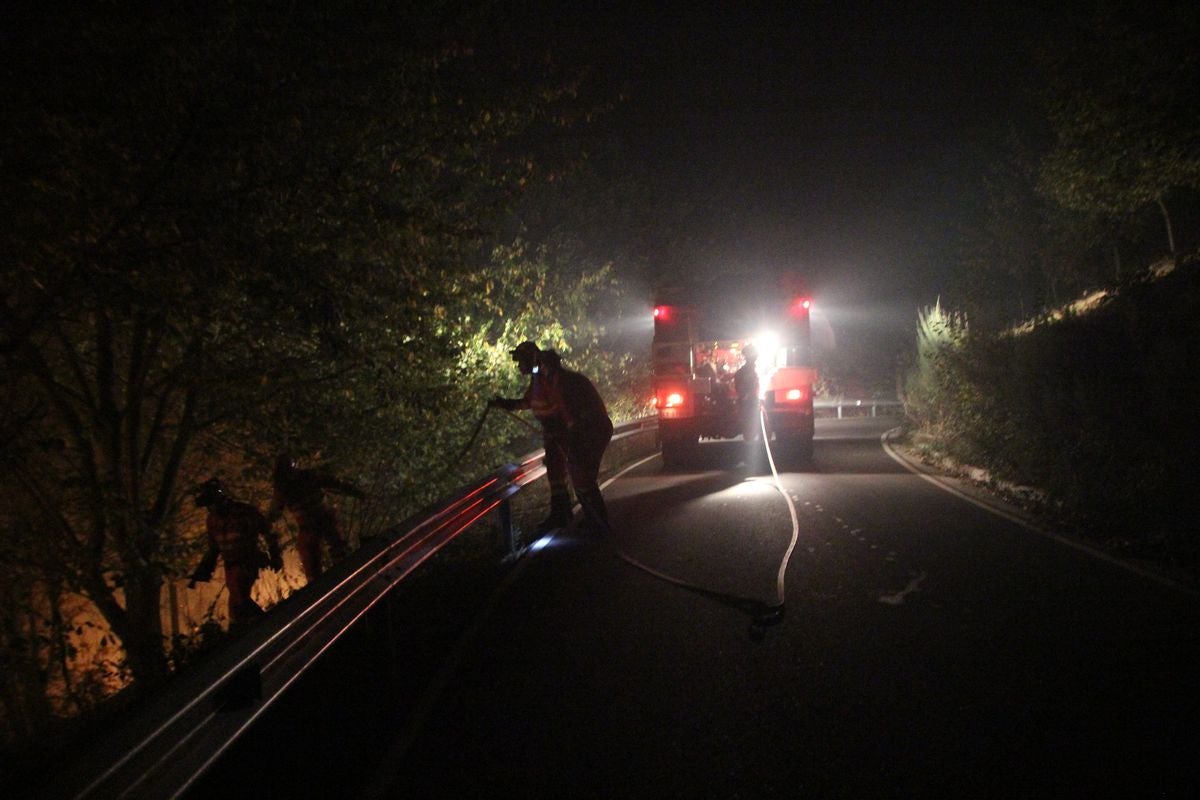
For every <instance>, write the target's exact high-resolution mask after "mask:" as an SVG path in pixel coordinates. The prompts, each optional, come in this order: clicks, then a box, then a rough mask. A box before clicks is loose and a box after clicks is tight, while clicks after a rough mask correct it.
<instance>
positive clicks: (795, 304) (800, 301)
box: [791, 297, 812, 317]
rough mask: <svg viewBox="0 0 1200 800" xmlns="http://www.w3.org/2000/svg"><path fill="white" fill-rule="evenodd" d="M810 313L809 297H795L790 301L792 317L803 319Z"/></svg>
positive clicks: (810, 300) (810, 302)
mask: <svg viewBox="0 0 1200 800" xmlns="http://www.w3.org/2000/svg"><path fill="white" fill-rule="evenodd" d="M809 311H812V299H811V298H809V297H797V298H796V299H795V300H793V301H792V305H791V312H792V316H793V317H803V316H805V315H807V314H808V312H809Z"/></svg>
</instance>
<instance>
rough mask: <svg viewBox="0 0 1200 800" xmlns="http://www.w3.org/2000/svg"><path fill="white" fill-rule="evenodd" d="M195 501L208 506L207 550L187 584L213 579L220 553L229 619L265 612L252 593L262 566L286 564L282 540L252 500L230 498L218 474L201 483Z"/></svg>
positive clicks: (239, 619)
mask: <svg viewBox="0 0 1200 800" xmlns="http://www.w3.org/2000/svg"><path fill="white" fill-rule="evenodd" d="M196 505H197V506H198V507H200V508H207V509H208V518H207V519H206V520H205V527H206V528H207V531H208V550H207V551H206V552H205V554H204V558H203V559H202V560H201V561H200V564H199V566H197V567H196V570H195V572H193V573H192V576H191V580H190V581H188V587H189V588H191V587H194V586H195V585H196V583H197V582H199V583H205V582H207V581H208V580H210V579H211V578H212V574H213V570H214V569H215V568H216V566H217V557H218V556H220V558H221V561H222V563H223V564H224V566H225V588H226V589H228V590H229V622H230V624H232V625H240V624H242V623H245V622H249V621H250V620H252V619H254V618H255V617H257V616H258V615H259V614H262V613H263V610H262V607H261V606H259V605H258V603H256V602H254V600H253V599H252V598H251V597H250V590H251V589H252V588H253V587H254V582H255V581H256V580H257V579H258V573H259V570H261V569H263V568H264V567H270V568H271V569H273V570H280V569H282V568H283V558H282V557H281V556H280V553H279V541H278V540H277V539H276V538H275V534H274V532H273V531H272V530H271V526H270V525H268V524H267V519H266V517H264V516H263V515H262V512H260V511H259V510H258V509H257V508H255V507H254V506H252V505H250V504H249V503H239V502H238V501H236V500H234V499H232V498H230V497H229V496H228V495H227V494H226V493H225V489H224V487H222V486H221V481H220V480H218V479H217V478H211V479H210V480H208V481H206V482H205V483H204V485H203V486H201V487H200V491H199V492H197V494H196ZM260 538H261V539H262V540H263V541H264V542H265V543H266V545H267V552H266V554H264V553H263V551H262V550H261V549H260V548H259V539H260Z"/></svg>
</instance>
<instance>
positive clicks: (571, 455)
mask: <svg viewBox="0 0 1200 800" xmlns="http://www.w3.org/2000/svg"><path fill="white" fill-rule="evenodd" d="M540 367H541V371H542V373H543V379H544V380H545V381H546V384H547V385H548V386H549V387H550V398H551V402H552V408H553V412H554V415H555V416H556V417H557V418H558V419H559V420H560V421H561V426H562V428H564V429H565V431H566V436H565V442H566V448H565V455H566V458H567V473H568V474H569V475H570V477H571V485H572V486H574V487H575V495H576V496H577V497H578V498H579V504H580V505H581V506H583V513H584V516H585V517H586V518H587V520H588V523H589V524H590V526H591V528H592V529H593V530H595V531H596V532H598V533H607V532H608V530H609V526H608V509H607V508H606V507H605V505H604V495H603V494H601V492H600V486H599V485H598V481H599V477H600V461H601V459H603V458H604V451H605V449H607V447H608V443H609V441H611V440H612V434H613V424H612V419H610V418H609V416H608V409H607V408H606V407H605V405H604V400H603V398H601V397H600V392H598V391H597V390H596V385H595V384H593V383H592V382H591V381H590V380H589V379H588V378H587V376H586V375H583V374H582V373H579V372H575V371H574V370H569V369H564V368H563V366H562V360H561V359H560V358H559V355H558V353H556V352H555V351H553V350H546V351H544V352H543V353H542V357H541V362H540Z"/></svg>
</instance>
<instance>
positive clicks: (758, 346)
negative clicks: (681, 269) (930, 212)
mask: <svg viewBox="0 0 1200 800" xmlns="http://www.w3.org/2000/svg"><path fill="white" fill-rule="evenodd" d="M739 283H740V285H739ZM756 283H759V282H729V281H725V282H722V285H720V286H690V287H686V288H666V289H662V290H660V291H659V292H658V294H657V297H656V302H655V305H654V343H653V350H652V357H653V365H654V404H655V407H656V408H657V409H658V425H659V436H660V439H661V442H662V453H663V460H664V462H665V463H666V464H667V466H668V467H670V468H678V467H683V466H686V465H687V464H688V463H689V462H691V461H692V460H693V458H694V456H695V455H696V453H697V447H698V446H699V443H700V440H702V439H735V438H737V437H739V436H744V428H745V426H746V420H747V418H751V419H753V417H754V415H755V410H754V409H753V408H747V407H746V406H745V404H744V403H739V402H738V399H737V396H736V393H735V391H734V388H733V380H732V378H733V375H734V373H735V372H736V370H737V369H738V368H739V367H740V366H742V364H743V363H745V359H744V357H743V351H745V349H746V348H747V347H748V346H750V345H753V346H754V349H755V350H756V351H757V353H758V360H757V363H756V372H757V374H758V379H759V380H758V383H759V397H758V398H757V401H755V400H749V401H748V402H758V403H761V406H762V408H763V410H764V411H765V412H766V427H767V436H768V438H769V439H772V440H773V443H772V447H773V448H775V449H776V451H777V452H779V453H782V454H787V455H789V456H790V457H792V458H799V459H801V460H803V461H805V462H806V463H807V462H808V461H809V460H810V459H811V457H812V441H813V396H812V388H813V383H814V382H815V381H816V377H817V372H816V368H815V366H814V361H813V353H812V335H811V329H810V326H809V314H810V312H811V310H812V300H811V298H810V297H809V296H808V294H807V293H806V292H805V291H803V289H802V288H801V287H800V285H799V283H798V282H797V281H796V280H795V279H783V280H781V281H780V283H779V284H778V285H771V286H769V287H767V286H762V285H761V284H759V285H757V286H756Z"/></svg>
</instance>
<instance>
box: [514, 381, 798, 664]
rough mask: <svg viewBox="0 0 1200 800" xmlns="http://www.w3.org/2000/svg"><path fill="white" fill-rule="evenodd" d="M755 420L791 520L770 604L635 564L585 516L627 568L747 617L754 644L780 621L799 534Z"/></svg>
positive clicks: (607, 530) (764, 429)
mask: <svg viewBox="0 0 1200 800" xmlns="http://www.w3.org/2000/svg"><path fill="white" fill-rule="evenodd" d="M506 410H507V409H506ZM508 414H509V416H511V417H512V418H513V419H515V420H517V421H518V422H520V423H521V424H522V425H525V426H526V427H528V428H529V429H531V430H533V431H535V432H536V431H537V428H535V427H534V425H533V424H532V423H530V422H528V421H527V420H525V419H524V418H522V417H519V416H517V415H516V414H515V413H513V412H511V411H509V412H508ZM758 417H759V429H760V431H761V434H762V443H763V448H764V450H765V452H766V457H767V463H768V464H769V465H770V467H771V475H772V479H773V485H774V486H775V489H776V490H777V491H778V492H779V494H780V496H782V497H783V499H784V501H785V502H786V503H787V506H788V513H789V514H790V516H791V521H792V536H791V541H790V542H789V543H788V547H787V550H786V551H785V552H784V554H783V558H782V559H781V560H780V563H779V569H778V571H777V572H776V577H775V598H774V602H771V603H764V602H762V601H761V600H753V599H750V598H744V597H737V596H733V595H728V594H723V593H720V592H715V591H713V590H711V589H708V588H706V587H704V586H700V585H698V584H695V583H691V582H689V581H686V580H683V579H682V578H678V577H675V576H673V575H670V574H668V573H665V572H662V571H661V570H658V569H655V568H654V567H651V566H649V565H647V564H644V563H642V562H641V561H638V560H637V559H636V558H634V557H633V556H631V555H629V554H628V553H626V552H625V551H624V550H623V549H621V547H620V545H618V544H617V543H616V539H615V537H614V536H613V535H612V529H611V528H610V527H608V525H607V524H606V523H604V522H603V521H602V520H601V519H600V518H599V516H598V515H596V514H592V513H588V516H589V517H590V518H592V519H594V520H596V521H597V522H599V524H601V525H604V527H605V531H604V532H605V533H606V534H608V538H609V540H610V541H611V542H613V548H614V550H615V551H616V554H617V557H618V558H620V559H621V560H622V561H624V562H625V563H626V564H629V565H630V566H632V567H634V568H636V569H639V570H641V571H643V572H645V573H646V574H648V575H650V576H652V577H654V578H657V579H659V580H661V581H665V582H667V583H670V584H672V585H674V586H678V587H679V588H681V589H687V590H688V591H691V592H695V593H698V594H701V595H703V596H706V597H709V598H710V599H715V600H718V601H720V602H724V603H725V604H727V605H732V606H734V607H736V608H738V609H740V610H742V611H745V612H747V613H748V614H750V617H751V623H750V629H749V633H750V636H751V638H752V639H754V640H756V641H758V640H761V639H762V638H763V636H764V635H765V632H766V628H767V627H769V626H772V625H777V624H779V623H780V622H782V621H783V615H784V609H785V606H786V586H785V583H786V575H787V568H788V565H789V564H790V563H791V559H792V555H793V553H794V552H795V550H796V543H797V542H798V540H799V534H800V523H799V517H798V516H797V514H796V506H795V504H794V503H793V502H792V498H791V497H790V496H789V495H788V493H787V491H786V490H785V489H784V488H783V483H782V482H781V481H780V479H779V471H778V469H777V468H776V467H775V459H774V456H773V455H772V453H771V444H770V440H769V438H768V435H767V421H766V413H765V411H764V410H763V408H762V406H761V405H760V406H759V409H758ZM555 444H556V446H558V447H560V448H562V443H561V442H555ZM562 452H563V455H564V457H567V452H566V450H565V449H563V450H562ZM578 500H579V503H580V505H581V506H583V507H584V510H585V513H587V512H588V509H587V500H586V498H583V497H578Z"/></svg>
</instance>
